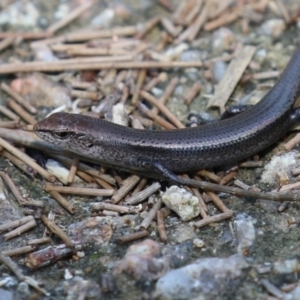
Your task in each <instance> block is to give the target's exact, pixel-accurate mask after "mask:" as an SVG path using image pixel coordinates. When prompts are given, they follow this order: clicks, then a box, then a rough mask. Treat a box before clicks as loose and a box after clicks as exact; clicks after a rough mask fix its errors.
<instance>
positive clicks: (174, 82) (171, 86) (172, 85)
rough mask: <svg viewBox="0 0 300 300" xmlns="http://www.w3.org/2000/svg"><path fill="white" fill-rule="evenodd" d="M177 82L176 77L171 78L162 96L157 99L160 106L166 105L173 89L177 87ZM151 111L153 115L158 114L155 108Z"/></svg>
mask: <svg viewBox="0 0 300 300" xmlns="http://www.w3.org/2000/svg"><path fill="white" fill-rule="evenodd" d="M178 82H179V79H178V78H177V77H174V78H172V80H171V81H170V83H169V84H168V85H167V87H166V89H165V92H164V93H163V95H162V96H161V97H160V98H159V102H160V103H162V104H166V103H167V101H168V99H169V98H170V96H171V95H172V94H173V92H174V90H175V88H176V87H177V86H178ZM152 111H153V112H154V113H156V114H157V113H158V108H157V107H153V108H152Z"/></svg>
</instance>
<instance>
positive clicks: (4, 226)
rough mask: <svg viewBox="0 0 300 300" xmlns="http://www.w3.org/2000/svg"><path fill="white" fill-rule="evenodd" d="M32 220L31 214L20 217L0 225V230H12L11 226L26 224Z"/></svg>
mask: <svg viewBox="0 0 300 300" xmlns="http://www.w3.org/2000/svg"><path fill="white" fill-rule="evenodd" d="M32 220H34V218H33V216H26V217H24V218H21V219H20V220H16V221H11V222H6V223H4V224H2V225H0V232H2V231H6V230H12V229H13V228H16V227H18V226H21V225H23V224H26V223H28V222H30V221H32Z"/></svg>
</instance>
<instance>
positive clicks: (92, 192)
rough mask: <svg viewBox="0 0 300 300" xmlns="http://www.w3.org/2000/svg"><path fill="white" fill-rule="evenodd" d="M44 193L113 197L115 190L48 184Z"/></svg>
mask: <svg viewBox="0 0 300 300" xmlns="http://www.w3.org/2000/svg"><path fill="white" fill-rule="evenodd" d="M44 191H46V192H52V191H56V192H58V193H63V194H75V195H85V196H104V197H105V196H112V195H113V193H114V190H105V189H89V188H76V187H72V186H56V185H50V184H47V185H46V186H45V187H44Z"/></svg>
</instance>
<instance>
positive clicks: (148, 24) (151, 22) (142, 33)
mask: <svg viewBox="0 0 300 300" xmlns="http://www.w3.org/2000/svg"><path fill="white" fill-rule="evenodd" d="M159 21H160V17H158V16H155V17H153V18H152V19H150V20H149V21H147V22H146V23H144V24H143V25H142V26H143V28H142V29H141V30H140V31H139V32H138V33H137V34H136V35H135V38H136V39H139V40H141V39H142V38H143V37H144V36H145V35H146V34H147V33H148V32H149V31H150V30H152V28H154V27H155V26H156V25H157V24H158V23H159Z"/></svg>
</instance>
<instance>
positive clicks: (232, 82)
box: [207, 46, 256, 112]
mask: <svg viewBox="0 0 300 300" xmlns="http://www.w3.org/2000/svg"><path fill="white" fill-rule="evenodd" d="M255 49H256V48H255V47H253V46H245V47H243V48H242V49H241V50H240V51H239V53H238V54H237V56H236V57H235V59H233V60H232V61H231V62H230V64H229V66H228V68H227V69H226V74H225V75H224V77H223V78H222V80H221V81H220V82H219V84H218V86H217V88H216V91H215V93H214V95H213V97H212V98H210V99H209V101H208V104H207V107H212V106H216V107H219V108H220V109H221V112H223V111H224V107H225V104H226V102H227V101H228V99H229V97H230V95H231V94H232V92H233V90H234V88H235V87H236V85H237V84H238V82H239V80H240V78H241V76H242V75H243V73H244V71H245V69H246V68H247V66H248V64H249V62H250V61H251V59H252V56H253V55H254V52H255Z"/></svg>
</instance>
